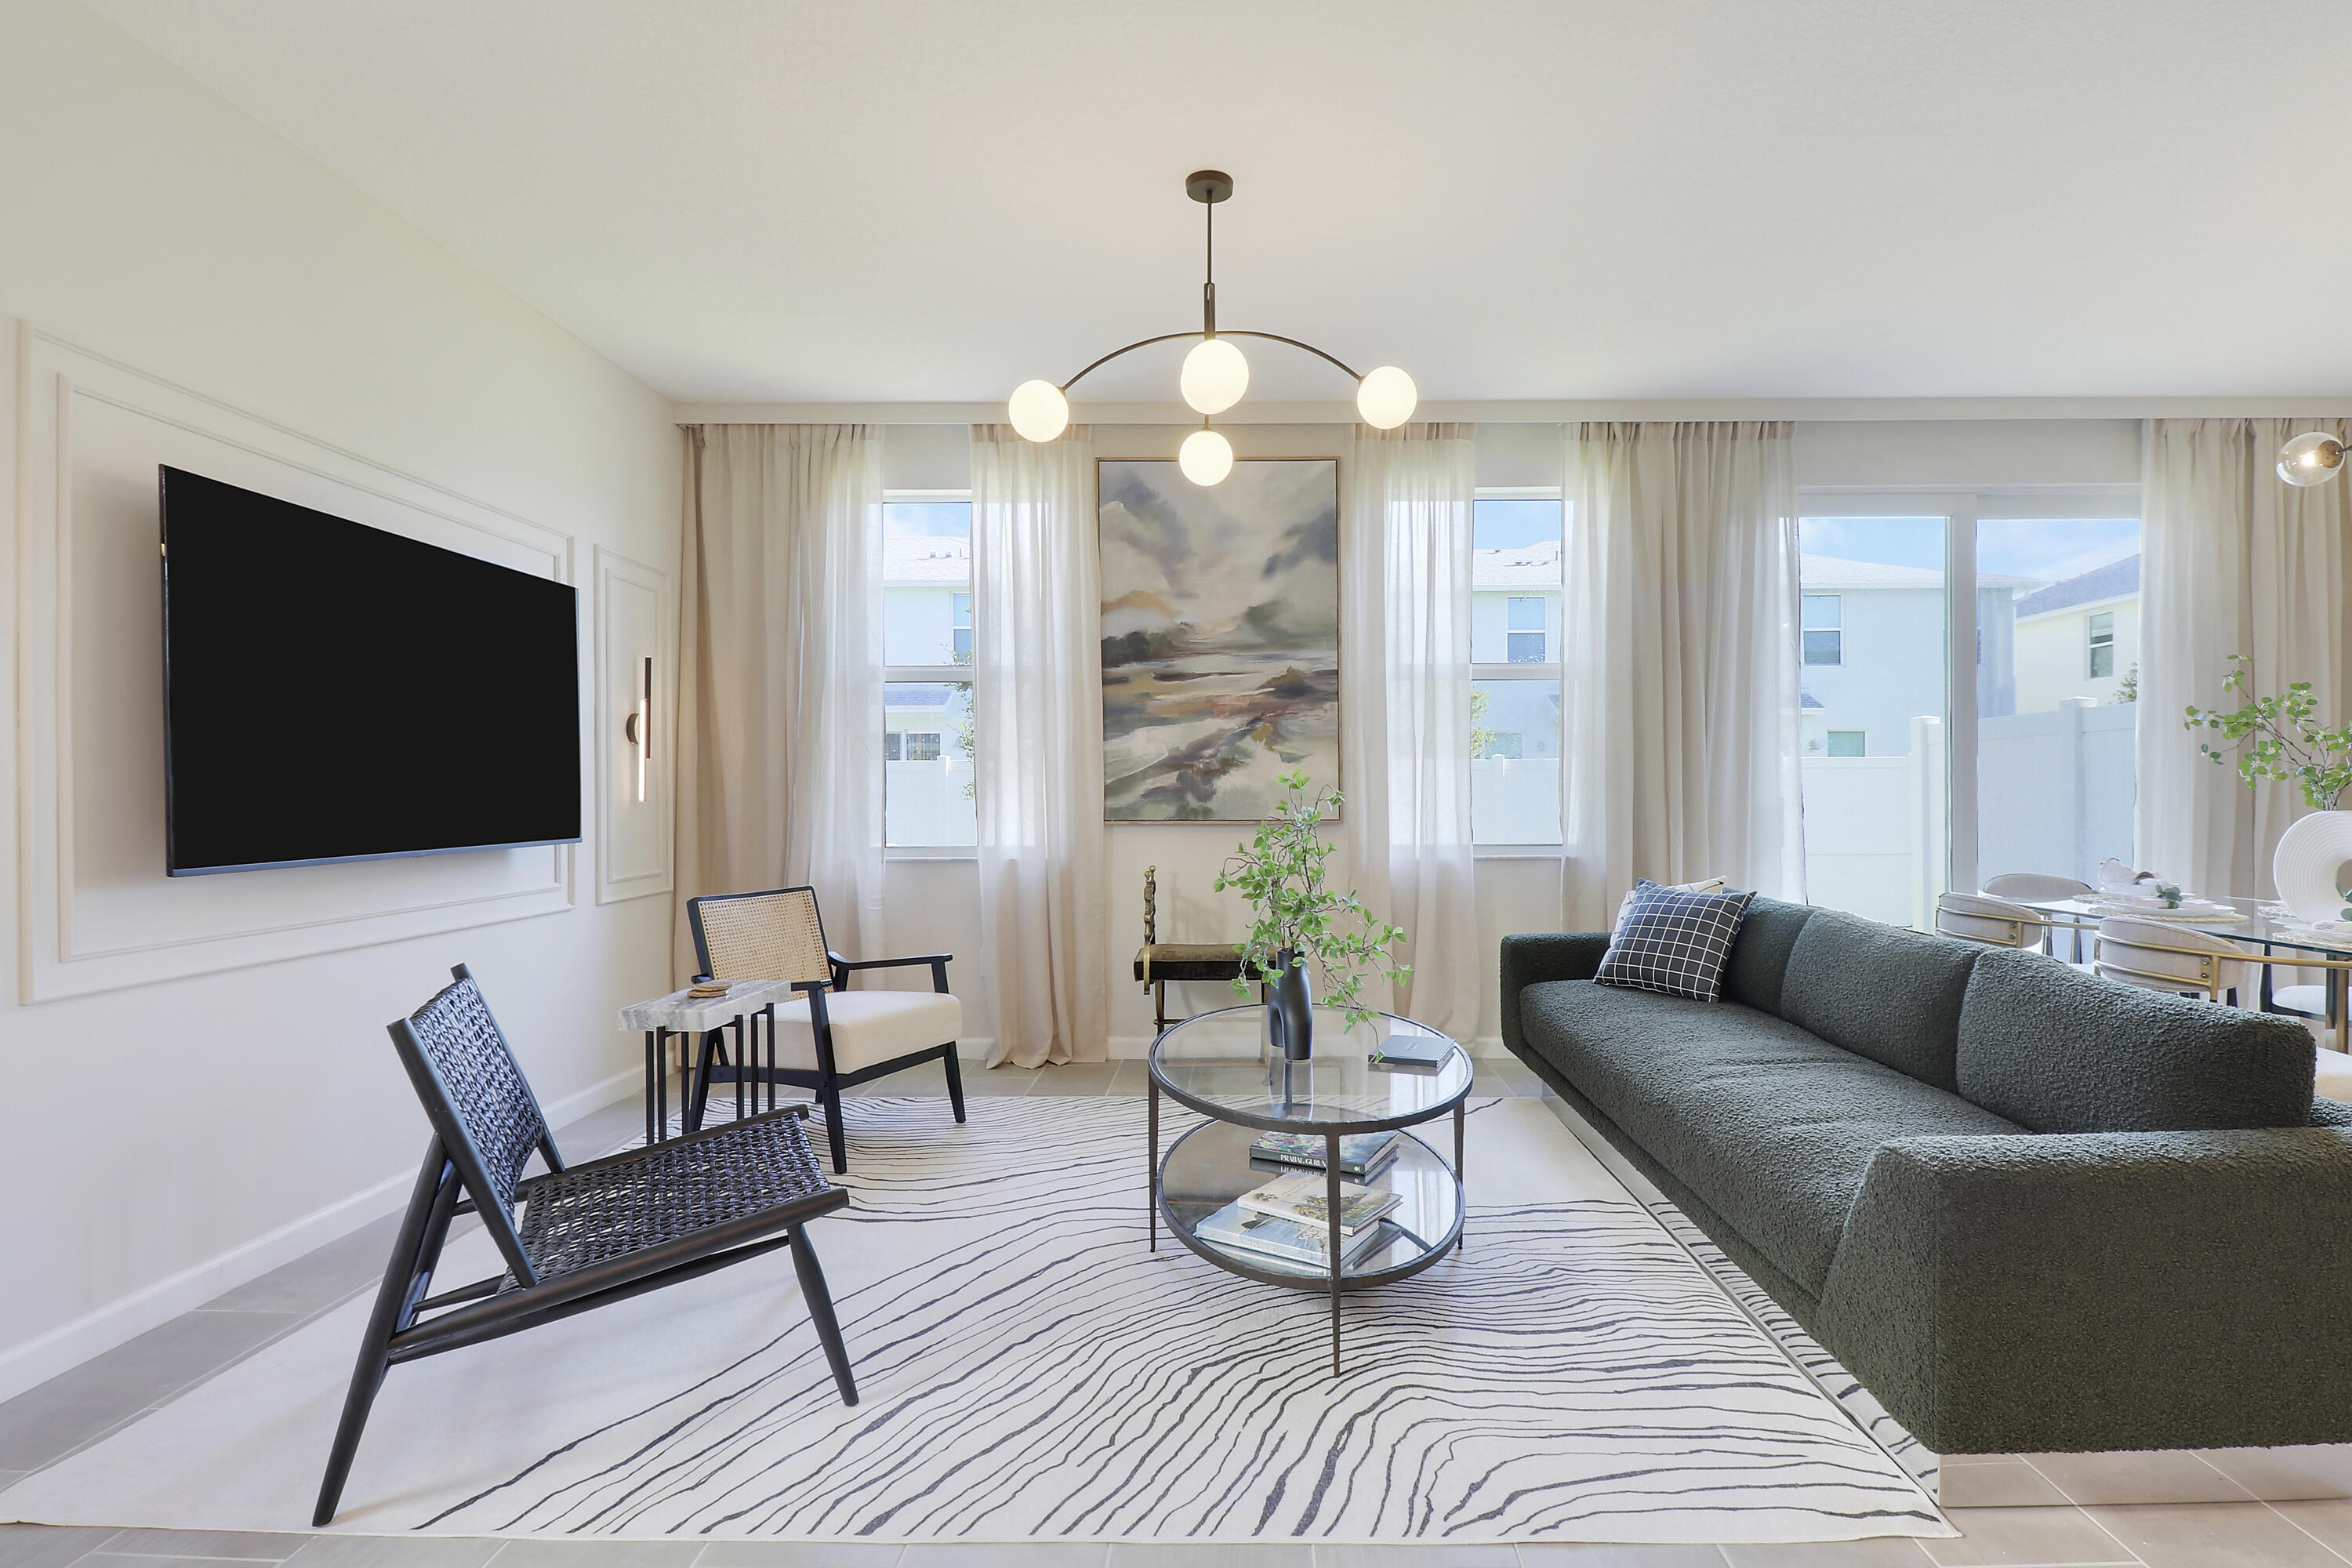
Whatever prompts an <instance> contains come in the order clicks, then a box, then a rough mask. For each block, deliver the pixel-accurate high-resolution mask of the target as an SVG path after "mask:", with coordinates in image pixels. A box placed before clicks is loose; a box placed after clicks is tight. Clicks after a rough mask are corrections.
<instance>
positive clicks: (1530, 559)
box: [1470, 539, 1560, 758]
mask: <svg viewBox="0 0 2352 1568" xmlns="http://www.w3.org/2000/svg"><path fill="white" fill-rule="evenodd" d="M1559 636H1560V593H1559V540H1557V539H1548V540H1545V541H1543V542H1540V543H1536V544H1528V545H1520V546H1517V547H1513V548H1509V549H1496V550H1476V551H1473V552H1471V565H1470V658H1471V661H1472V662H1473V663H1475V664H1544V665H1556V664H1558V663H1559ZM1478 690H1479V692H1480V694H1481V695H1482V696H1483V697H1484V698H1485V704H1484V708H1485V710H1484V711H1483V712H1482V713H1481V714H1480V716H1479V720H1478V723H1479V727H1480V728H1481V729H1482V730H1484V731H1486V732H1487V733H1486V735H1485V736H1484V737H1483V749H1484V752H1485V754H1486V755H1487V756H1493V757H1506V758H1509V757H1556V756H1558V755H1559V681H1558V680H1556V679H1541V680H1486V681H1481V682H1479V684H1478Z"/></svg>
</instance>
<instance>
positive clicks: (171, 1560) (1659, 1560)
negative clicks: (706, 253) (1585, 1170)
mask: <svg viewBox="0 0 2352 1568" xmlns="http://www.w3.org/2000/svg"><path fill="white" fill-rule="evenodd" d="M1478 1077H1479V1083H1480V1087H1481V1088H1482V1089H1486V1091H1488V1092H1490V1093H1497V1094H1523V1095H1535V1096H1542V1097H1545V1098H1549V1096H1548V1095H1547V1094H1546V1091H1545V1089H1544V1088H1543V1086H1542V1085H1541V1084H1540V1083H1539V1082H1538V1080H1537V1079H1536V1077H1535V1075H1534V1074H1533V1073H1531V1072H1529V1071H1528V1069H1527V1068H1525V1067H1522V1066H1521V1065H1520V1064H1519V1063H1517V1062H1516V1061H1512V1060H1508V1059H1505V1060H1491V1059H1486V1058H1481V1059H1480V1061H1479V1063H1478ZM902 1079H903V1081H901V1080H902ZM964 1087H965V1091H966V1092H967V1093H970V1094H974V1095H992V1096H996V1095H1008V1094H1010V1095H1019V1094H1033V1093H1034V1094H1054V1095H1068V1094H1087V1095H1093V1094H1141V1093H1142V1092H1143V1088H1144V1080H1143V1064H1142V1063H1140V1062H1134V1061H1122V1062H1108V1063H1090V1064H1081V1065H1076V1066H1066V1067H1051V1068H1040V1069H1038V1070H1036V1071H1034V1072H1031V1071H1024V1070H1022V1069H1020V1068H999V1069H997V1070H996V1071H994V1072H982V1071H979V1070H976V1069H975V1070H971V1071H969V1072H967V1073H966V1075H965V1078H964ZM857 1092H859V1093H860V1094H865V1095H887V1094H908V1093H912V1094H935V1093H938V1092H940V1082H939V1073H938V1070H937V1068H932V1069H930V1070H929V1071H928V1072H925V1071H915V1072H909V1073H906V1074H901V1075H898V1078H896V1079H878V1080H877V1081H876V1082H874V1083H872V1084H869V1085H867V1086H866V1087H865V1088H864V1089H861V1090H859V1091H857ZM643 1115H644V1111H643V1109H642V1106H641V1104H640V1102H639V1101H637V1100H634V1099H631V1100H623V1101H621V1102H619V1103H616V1104H614V1105H610V1106H607V1107H605V1108H604V1110H599V1111H596V1112H594V1113H593V1114H592V1115H590V1116H587V1117H584V1118H583V1119H581V1120H580V1121H575V1122H573V1123H572V1124H571V1125H570V1126H568V1127H564V1128H562V1129H560V1130H559V1131H558V1132H557V1134H556V1142H557V1143H558V1145H559V1146H561V1147H563V1148H566V1149H578V1150H580V1151H583V1152H588V1151H593V1150H596V1149H600V1148H602V1147H604V1146H606V1145H608V1144H610V1143H614V1142H619V1141H620V1140H621V1139H623V1138H625V1137H626V1136H627V1135H628V1134H629V1133H630V1132H631V1131H634V1130H635V1129H636V1128H637V1127H639V1126H641V1125H642V1118H643ZM394 1224H395V1220H394V1218H392V1217H386V1218H385V1219H383V1220H381V1221H379V1222H377V1223H376V1224H373V1225H371V1226H365V1227H363V1228H362V1229H361V1230H358V1231H355V1232H353V1233H352V1235H350V1236H348V1237H343V1238H342V1239H341V1240H340V1241H336V1242H332V1243H330V1244H329V1245H327V1246H325V1247H320V1248H319V1250H317V1251H316V1252H313V1253H311V1254H310V1255H309V1256H308V1257H305V1258H299V1259H297V1260H296V1261H294V1262H292V1263H289V1264H288V1265H286V1266H285V1267H284V1268H279V1269H278V1270H276V1271H275V1272H273V1273H270V1274H267V1275H265V1276H263V1277H262V1278H261V1279H256V1280H254V1281H253V1282H252V1283H250V1284H247V1285H243V1286H239V1287H238V1288H237V1289H235V1290H232V1291H230V1292H228V1294H226V1295H225V1296H222V1297H219V1298H217V1299H216V1300H212V1301H208V1302H206V1303H205V1305H204V1306H202V1307H200V1308H198V1309H197V1310H194V1311H192V1312H188V1313H185V1314H184V1315H183V1316H181V1317H178V1318H175V1319H173V1321H170V1322H168V1323H165V1324H163V1326H162V1327H160V1328H157V1329H153V1330H151V1331H148V1332H147V1333H144V1334H142V1335H140V1336H139V1337H138V1338H137V1339H135V1340H132V1341H131V1342H129V1343H128V1344H125V1345H123V1346H121V1348H119V1349H117V1350H114V1351H112V1352H109V1353H108V1354H106V1355H103V1356H100V1357H99V1358H97V1359H96V1360H94V1361H91V1362H88V1363H84V1364H82V1365H81V1366H79V1367H76V1368H74V1369H73V1370H72V1371H71V1372H68V1373H64V1374H63V1375H61V1376H59V1377H57V1378H53V1379H52V1380H50V1381H49V1382H47V1383H46V1384H42V1385H41V1386H39V1387H38V1388H35V1389H32V1390H29V1391H28V1392H26V1393H25V1394H19V1395H17V1396H16V1398H15V1399H12V1400H9V1401H7V1402H6V1403H5V1404H0V1487H5V1485H6V1484H7V1483H8V1482H10V1481H13V1480H15V1479H16V1478H17V1477H18V1476H20V1475H22V1474H25V1473H26V1472H29V1471H31V1470H35V1469H38V1468H42V1467H44V1466H47V1465H48V1464H51V1463H53V1462H55V1461H56V1460H58V1459H61V1458H65V1457H66V1456H67V1455H68V1454H71V1453H73V1452H75V1451H76V1450H78V1449H80V1448H83V1447H88V1446H89V1444H91V1443H94V1442H96V1441H98V1440H99V1439H100V1438H101V1437H103V1436H106V1435H107V1434H108V1433H110V1432H111V1431H113V1430H115V1429H116V1428H117V1427H120V1426H125V1425H127V1424H129V1423H130V1422H132V1421H135V1420H137V1419H138V1418H139V1417H140V1416H141V1415H143V1414H145V1413H146V1412H148V1411H150V1410H152V1409H154V1408H156V1407H157V1406H159V1405H166V1404H169V1403H170V1402H171V1401H172V1400H173V1399H175V1398H177V1397H178V1396H179V1395H180V1394H184V1393H185V1392H187V1390H189V1389H191V1388H193V1387H194V1386H195V1385H197V1384H200V1383H202V1382H204V1381H205V1379H206V1378H208V1377H211V1376H212V1375H213V1374H215V1373H218V1372H220V1371H222V1370H223V1369H225V1368H226V1367H229V1366H232V1365H234V1364H235V1363H237V1362H238V1361H241V1360H243V1359H244V1358H245V1357H246V1356H248V1355H250V1354H252V1353H253V1352H256V1351H257V1350H259V1349H261V1348H262V1347H263V1346H265V1345H267V1344H268V1343H270V1342H273V1341H275V1340H277V1339H279V1338H281V1337H283V1336H284V1335H286V1334H289V1333H291V1332H292V1331H294V1330H296V1329H298V1328H299V1327H300V1326H301V1325H302V1324H304V1323H306V1322H308V1321H310V1320H311V1319H313V1318H315V1317H317V1316H319V1315H320V1314H321V1313H323V1312H326V1311H329V1310H332V1309H333V1308H335V1307H337V1306H339V1305H341V1303H342V1302H343V1301H345V1300H350V1299H351V1298H352V1297H353V1296H355V1295H357V1294H359V1293H360V1292H362V1291H364V1290H367V1289H371V1288H372V1287H373V1285H374V1283H375V1280H376V1276H377V1275H378V1273H379V1272H380V1271H381V1270H382V1268H383V1257H384V1254H385V1253H386V1252H387V1251H388V1250H389V1249H390V1247H391V1245H392V1232H393V1228H394ZM2340 1463H2342V1460H2341V1458H2339V1457H2337V1456H2336V1454H2335V1452H2334V1451H2331V1450H2321V1451H2315V1455H2314V1457H2313V1458H2310V1459H2309V1460H2308V1461H2305V1460H2304V1459H2303V1458H2301V1457H2300V1456H2299V1455H2296V1454H2294V1453H2293V1452H2292V1451H2277V1452H2273V1451H2268V1450H2242V1451H2234V1452H2221V1453H2215V1454H2211V1455H2200V1456H2169V1455H2168V1456H2133V1455H2111V1456H2110V1455H2030V1456H2024V1457H2021V1458H2001V1459H1997V1460H1988V1461H1984V1462H1983V1465H1984V1468H1985V1469H1986V1471H1987V1473H1986V1474H1984V1475H1982V1476H1979V1477H1973V1478H1971V1491H1970V1493H1969V1495H1971V1496H1975V1497H1979V1498H1982V1499H1984V1500H1987V1501H1988V1502H1989V1503H1990V1502H1991V1501H1992V1500H1996V1499H1998V1500H1999V1502H2000V1506H1986V1507H1976V1508H1956V1509H1953V1510H1950V1517H1951V1520H1952V1522H1953V1523H1954V1524H1955V1525H1957V1526H1958V1528H1959V1529H1960V1530H1961V1531H1963V1534H1962V1535H1961V1537H1960V1538H1959V1539H1958V1540H1950V1541H1916V1540H1911V1539H1908V1538H1885V1539H1879V1540H1874V1541H1858V1542H1820V1543H1815V1544H1808V1545H1797V1546H1738V1545H1732V1546H1706V1545H1700V1546H1567V1545H1556V1546H1520V1547H1517V1548H1513V1547H1509V1546H1459V1547H1446V1546H1425V1547H1424V1546H1381V1547H1364V1546H1309V1545H1300V1544H1287V1543H1285V1544H1277V1545H1265V1546H1233V1547H1186V1546H1162V1545H1133V1546H1129V1545H1111V1546H1103V1545H1093V1544H1069V1543H1060V1542H1035V1543H1023V1544H1021V1545H1017V1546H981V1545H972V1546H908V1547H904V1548H901V1547H898V1546H889V1545H881V1546H875V1545H859V1544H787V1543H782V1542H735V1541H727V1542H709V1543H708V1544H703V1543H699V1542H548V1541H514V1542H498V1541H486V1540H443V1539H432V1540H409V1539H403V1538H387V1537H381V1536H325V1535H321V1536H311V1535H304V1534H299V1533H288V1534H233V1533H221V1532H215V1531H155V1530H111V1529H93V1530H52V1529H46V1528H43V1527H40V1526H37V1525H16V1524H11V1525H0V1568H238V1565H243V1568H262V1565H275V1564H279V1563H284V1564H286V1565H288V1568H485V1565H486V1564H488V1563H490V1562H491V1560H492V1559H494V1558H495V1559H496V1560H497V1564H498V1568H997V1565H999V1564H1003V1565H1004V1568H1192V1565H1195V1564H1198V1565H1202V1568H1476V1565H1479V1564H1487V1563H1492V1564H1495V1565H1496V1568H1993V1565H2000V1568H2061V1565H2063V1568H2084V1565H2088V1564H2105V1563H2116V1564H2137V1565H2141V1568H2302V1565H2304V1564H2324V1565H2329V1568H2345V1565H2347V1564H2352V1499H2330V1500H2317V1501H2311V1502H2277V1503H2263V1502H2256V1501H2253V1500H2251V1494H2250V1493H2249V1492H2248V1491H2247V1490H2246V1489H2245V1488H2243V1487H2242V1486H2240V1485H2238V1482H2237V1480H2236V1479H2232V1478H2233V1476H2234V1477H2238V1478H2242V1479H2247V1480H2249V1481H2252V1482H2254V1484H2258V1485H2259V1484H2263V1481H2264V1480H2265V1479H2270V1473H2271V1472H2273V1471H2274V1470H2276V1469H2277V1468H2278V1467H2279V1466H2281V1465H2303V1466H2304V1467H2305V1468H2309V1469H2312V1470H2313V1471H2314V1472H2315V1476H2316V1482H2317V1485H2316V1489H2326V1487H2327V1485H2328V1484H2329V1483H2330V1482H2331V1481H2332V1480H2333V1479H2334V1478H2332V1477H2331V1476H2328V1475H2326V1474H2324V1473H2320V1472H2324V1471H2325V1470H2326V1468H2327V1467H2328V1466H2329V1465H2330V1464H2340ZM2149 1464H2156V1465H2160V1466H2166V1467H2169V1468H2170V1469H2169V1471H2168V1487H2169V1488H2170V1495H2175V1496H2178V1497H2179V1498H2180V1499H2182V1500H2181V1501H2179V1502H2172V1503H2165V1504H2160V1505H2150V1504H2140V1505H2115V1504H2109V1503H2105V1502H2102V1501H2101V1500H2100V1499H2101V1498H2102V1497H2103V1496H2107V1495H2125V1494H2121V1493H2117V1492H2115V1491H2114V1490H2113V1489H2115V1488H2117V1487H2124V1486H2137V1485H2139V1484H2141V1483H2143V1482H2144V1481H2145V1479H2146V1477H2145V1476H2144V1475H2143V1474H2142V1473H2141V1472H2142V1471H2143V1470H2144V1469H2145V1468H2146V1467H2147V1465H2149ZM2173 1472H2177V1473H2173ZM2344 1479H2347V1480H2352V1477H2347V1478H2344ZM2128 1495H2138V1496H2145V1495H2147V1494H2146V1493H2145V1492H2133V1493H2130V1494H2128ZM2037 1505H2039V1506H2037ZM5 1511H6V1505H5V1500H0V1513H5Z"/></svg>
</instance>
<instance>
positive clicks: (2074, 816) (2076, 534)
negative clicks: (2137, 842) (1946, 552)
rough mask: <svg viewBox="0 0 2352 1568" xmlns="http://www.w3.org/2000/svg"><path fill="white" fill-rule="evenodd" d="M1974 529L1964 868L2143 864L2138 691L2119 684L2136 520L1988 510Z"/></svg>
mask: <svg viewBox="0 0 2352 1568" xmlns="http://www.w3.org/2000/svg"><path fill="white" fill-rule="evenodd" d="M1976 531H1977V544H1976V552H1977V615H1978V621H1979V625H1980V626H1982V627H1983V629H1984V639H1985V662H1984V668H1982V670H1980V671H1979V675H1978V679H1977V715H1978V717H1977V747H1976V756H1975V757H1974V758H1973V759H1969V762H1970V763H1972V764H1973V775H1974V776H1973V792H1974V795H1975V797H1976V820H1977V853H1976V864H1975V866H1974V867H1972V868H1960V871H1961V874H1962V875H1964V876H1965V875H1969V874H1973V875H1975V876H1976V877H1978V878H1980V879H1981V878H1991V877H1999V876H2002V875H2004V874H2007V873H2010V872H2014V871H2033V872H2039V873H2042V875H2045V876H2053V877H2073V878H2075V879H2079V880H2082V881H2085V882H2096V881H2097V880H2098V867H2099V863H2100V862H2101V861H2102V860H2105V859H2106V858H2108V857H2110V856H2114V857H2116V858H2119V859H2121V860H2123V861H2125V862H2126V863H2127V864H2130V865H2138V864H2140V863H2141V862H2140V861H2139V860H2138V859H2137V858H2136V857H2135V856H2134V854H2133V848H2134V843H2133V832H2132V817H2133V815H2134V812H2135V809H2136V807H2137V800H2138V793H2139V790H2138V770H2137V760H2138V740H2139V722H2138V721H2139V707H2138V704H2137V697H2138V688H2137V683H2135V682H2131V681H2127V680H2121V679H2117V678H2118V677H2120V676H2123V675H2124V674H2125V673H2126V671H2128V670H2129V669H2130V668H2131V667H2132V664H2133V662H2134V661H2135V660H2137V658H2139V657H2140V655H2139V648H2138V637H2139V584H2140V528H2139V522H2138V520H2137V519H2134V518H2085V517H2074V518H2051V517H2048V516H2044V517H2042V518H2024V519H2011V518H2001V519H1992V518H1986V519H1981V520H1979V521H1978V523H1977V525H1976ZM2172 722H2173V724H2174V725H2176V726H2177V725H2178V724H2179V720H2178V719H2175V720H2173V721H2172ZM1958 760H1959V759H1956V761H1958ZM1965 885H1967V886H1969V887H1975V886H1979V885H1980V884H1979V883H1978V882H1969V883H1967V884H1965Z"/></svg>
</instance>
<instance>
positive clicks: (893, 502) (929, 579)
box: [882, 495, 979, 849]
mask: <svg viewBox="0 0 2352 1568" xmlns="http://www.w3.org/2000/svg"><path fill="white" fill-rule="evenodd" d="M882 657H883V659H884V661H885V663H886V666H887V668H885V669H884V670H883V680H884V682H885V684H884V686H883V689H882V730H883V734H882V829H883V832H882V838H883V842H884V843H885V844H887V845H889V846H890V847H893V848H946V849H955V848H962V847H967V846H969V845H971V844H974V843H976V842H978V838H979V835H978V833H977V831H976V827H977V822H976V819H975V817H974V814H973V804H974V789H973V784H972V771H971V764H972V753H971V749H972V725H971V680H970V679H969V678H968V676H967V675H966V673H965V667H967V666H969V665H970V664H971V501H970V500H967V499H965V498H963V497H961V496H954V497H950V496H940V495H923V496H898V497H890V498H885V500H884V502H883V507H882Z"/></svg>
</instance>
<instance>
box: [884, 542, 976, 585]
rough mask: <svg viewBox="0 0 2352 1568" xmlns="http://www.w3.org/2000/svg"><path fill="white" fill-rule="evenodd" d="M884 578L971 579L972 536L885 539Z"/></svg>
mask: <svg viewBox="0 0 2352 1568" xmlns="http://www.w3.org/2000/svg"><path fill="white" fill-rule="evenodd" d="M882 581H883V582H884V583H885V584H892V583H905V584H919V583H938V584H954V585H956V586H958V587H961V586H962V585H963V584H967V583H969V582H971V540H969V539H955V538H938V539H885V540H883V541H882Z"/></svg>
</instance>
